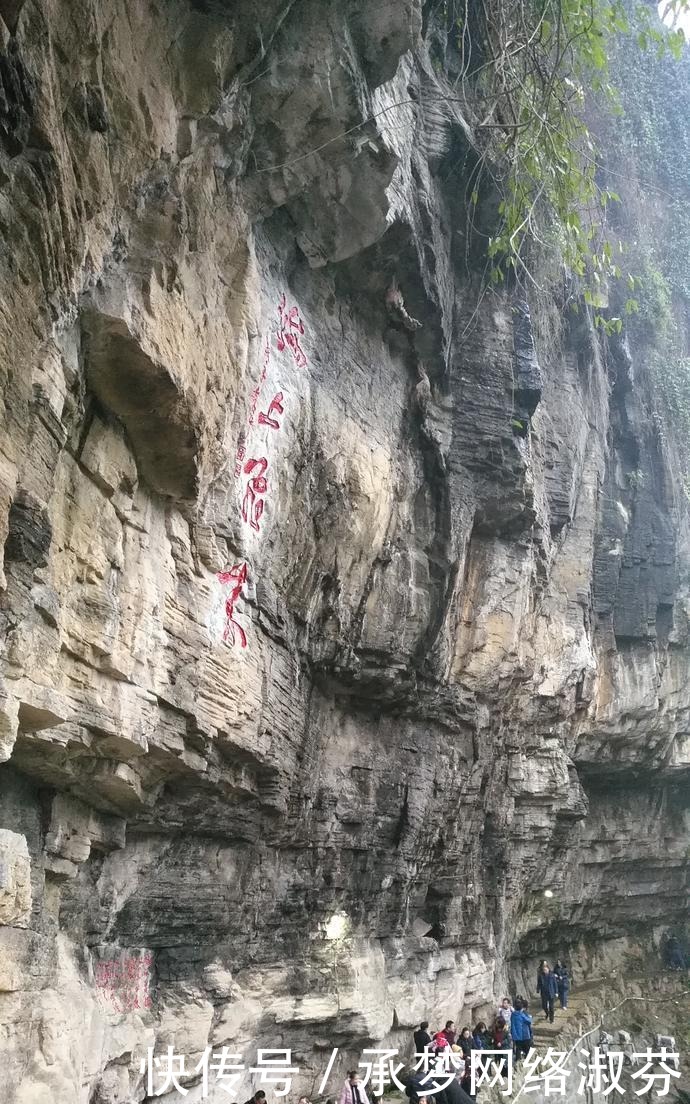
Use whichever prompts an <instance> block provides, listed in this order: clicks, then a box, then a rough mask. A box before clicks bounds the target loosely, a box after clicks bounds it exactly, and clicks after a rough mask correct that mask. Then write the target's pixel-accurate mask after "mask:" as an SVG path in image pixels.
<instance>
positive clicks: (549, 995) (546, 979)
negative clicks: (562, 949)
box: [537, 966, 558, 1023]
mask: <svg viewBox="0 0 690 1104" xmlns="http://www.w3.org/2000/svg"><path fill="white" fill-rule="evenodd" d="M537 993H538V994H539V995H540V997H541V1006H542V1008H543V1009H544V1015H545V1016H546V1019H547V1020H548V1021H549V1023H553V1019H554V1004H555V1001H556V997H557V996H558V983H557V982H556V978H555V977H554V975H553V974H552V973H551V970H550V969H549V967H548V966H544V969H543V971H542V973H541V974H540V976H539V978H538V980H537Z"/></svg>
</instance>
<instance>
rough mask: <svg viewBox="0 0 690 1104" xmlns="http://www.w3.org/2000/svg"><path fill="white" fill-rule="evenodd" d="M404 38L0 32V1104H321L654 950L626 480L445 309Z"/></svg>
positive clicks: (656, 911)
mask: <svg viewBox="0 0 690 1104" xmlns="http://www.w3.org/2000/svg"><path fill="white" fill-rule="evenodd" d="M432 8H433V5H431V4H428V5H423V6H422V5H420V3H419V2H418V0H401V2H398V3H396V4H387V3H381V4H378V3H377V4H372V3H367V2H364V0H347V2H346V3H336V2H335V0H334V2H330V0H329V2H324V0H300V2H297V0H283V2H281V3H276V2H274V0H265V2H263V3H262V4H260V5H256V6H254V5H230V4H227V5H226V4H224V3H221V2H220V0H218V2H212V0H208V2H201V0H196V2H193V3H190V2H188V0H179V2H176V0H159V2H157V3H154V2H149V0H132V2H129V0H128V2H127V3H126V4H122V3H116V2H115V0H99V2H98V3H97V2H95V0H69V2H68V0H50V2H48V3H43V4H38V3H36V2H33V0H27V2H26V3H22V0H0V13H1V14H2V17H3V20H4V22H2V23H1V24H0V31H1V34H2V47H3V49H2V56H1V57H0V222H1V225H2V253H1V256H0V280H1V287H0V335H1V341H2V354H3V355H2V357H1V358H0V371H2V376H3V379H2V384H3V403H4V405H3V409H2V417H3V428H2V433H1V436H0V450H1V451H0V498H1V501H2V510H1V511H0V525H1V526H2V541H3V545H4V573H3V576H2V586H3V590H2V621H3V636H4V643H5V649H4V656H3V663H2V681H1V683H0V705H1V713H0V758H1V759H2V760H3V766H2V767H0V1049H1V1053H2V1059H3V1061H2V1068H3V1086H4V1091H5V1092H6V1093H9V1096H5V1097H4V1099H7V1100H8V1104H33V1102H37V1101H46V1100H48V1099H50V1100H51V1101H52V1102H55V1104H62V1102H65V1104H77V1102H79V1104H82V1102H84V1104H86V1102H91V1101H93V1102H95V1104H125V1102H129V1101H141V1100H143V1099H144V1096H145V1085H144V1081H143V1079H142V1076H141V1074H140V1072H139V1062H140V1059H141V1057H142V1055H143V1054H144V1053H145V1051H146V1048H147V1047H149V1046H155V1048H156V1052H157V1053H158V1052H160V1051H162V1050H164V1049H165V1048H166V1047H167V1046H168V1045H173V1046H175V1048H176V1050H177V1051H178V1052H181V1053H184V1054H185V1055H186V1056H187V1058H188V1064H189V1065H191V1066H192V1067H193V1065H194V1064H195V1063H196V1061H198V1058H199V1055H200V1054H201V1053H202V1052H203V1050H204V1048H205V1047H206V1046H207V1045H213V1046H214V1047H217V1048H220V1047H222V1046H224V1045H227V1046H228V1047H229V1048H230V1050H231V1051H232V1052H233V1053H243V1054H244V1055H245V1057H246V1060H247V1064H248V1065H249V1064H250V1063H253V1061H254V1055H255V1051H256V1047H257V1046H283V1047H290V1048H292V1050H293V1058H294V1062H295V1064H296V1065H298V1066H299V1067H300V1070H301V1073H300V1075H299V1078H297V1079H296V1081H295V1084H296V1085H297V1086H299V1087H303V1088H308V1089H309V1090H310V1091H314V1085H315V1084H316V1085H318V1083H319V1080H320V1075H321V1072H322V1071H323V1068H324V1065H325V1060H326V1059H327V1057H328V1055H329V1054H330V1048H331V1047H332V1046H338V1047H340V1048H341V1053H340V1057H339V1060H338V1063H337V1064H336V1067H335V1069H334V1074H333V1081H332V1084H331V1086H330V1088H331V1090H332V1089H333V1088H334V1087H335V1084H336V1083H337V1078H338V1075H339V1074H340V1072H342V1070H343V1069H344V1068H346V1066H347V1063H348V1061H349V1060H350V1059H351V1058H352V1056H353V1055H354V1054H355V1053H358V1052H359V1051H360V1050H361V1048H362V1046H367V1045H372V1044H373V1045H375V1044H376V1043H378V1042H379V1041H381V1040H387V1041H389V1042H391V1043H392V1044H394V1045H395V1044H397V1043H398V1042H400V1041H401V1040H403V1039H407V1029H408V1027H409V1025H411V1024H412V1023H414V1021H415V1020H417V1019H418V1018H420V1017H421V1016H422V1015H423V1014H424V1013H429V1014H430V1015H444V1016H445V1015H454V1016H455V1017H456V1018H460V1017H461V1016H462V1018H463V1019H465V1018H469V1015H470V1013H471V1012H477V1011H479V1010H480V1009H482V1008H483V1007H484V1006H485V1005H486V1004H487V1003H488V1002H490V1001H492V1000H493V998H494V994H497V995H500V992H499V990H500V989H502V988H503V986H504V985H505V984H506V982H507V981H508V979H509V978H510V977H515V976H519V971H521V970H523V969H524V970H525V971H527V975H529V974H530V972H531V964H532V957H533V956H535V955H536V954H537V953H539V954H541V953H549V952H550V951H552V950H555V951H559V950H560V949H561V948H562V947H565V948H566V949H569V950H570V952H571V953H572V954H574V955H576V954H578V953H581V954H585V953H586V954H589V955H596V954H597V953H598V952H597V949H598V948H601V947H603V946H604V944H605V943H606V941H608V940H611V939H614V938H615V939H619V940H621V939H623V940H624V939H625V938H628V939H631V940H638V941H643V940H645V939H647V938H649V937H650V936H651V934H652V932H653V930H654V929H655V927H657V926H658V925H659V924H660V923H666V922H671V921H672V920H673V919H674V918H681V917H682V916H683V915H684V910H685V909H686V908H687V904H688V890H687V845H688V818H689V811H688V800H687V793H688V790H687V779H688V768H689V767H690V743H689V739H690V737H689V736H688V733H689V732H690V727H689V712H690V685H689V683H688V677H687V672H688V660H689V658H690V654H689V648H688V617H689V615H690V534H689V532H688V522H687V510H686V507H685V504H684V499H683V495H682V492H681V490H680V488H679V485H678V481H677V479H676V478H675V476H674V467H673V458H672V449H671V446H670V445H669V442H668V441H667V440H666V441H662V440H660V438H659V436H658V432H657V429H656V427H655V424H654V422H653V420H652V419H650V418H649V417H648V416H647V414H646V408H645V405H644V390H643V389H641V388H640V386H639V385H638V377H639V374H640V373H643V372H644V365H643V364H638V363H636V361H635V358H634V356H632V355H631V354H630V352H629V350H627V348H626V346H625V345H624V344H623V343H620V342H619V343H617V344H615V343H608V344H606V345H604V344H602V343H601V342H600V341H598V340H596V339H595V338H594V337H593V335H592V332H591V330H590V329H589V327H588V324H587V323H586V321H585V320H581V321H580V322H579V323H577V325H576V326H574V325H573V324H571V323H570V322H569V321H568V320H567V319H563V320H562V325H561V326H560V327H557V333H556V336H555V337H554V335H553V333H552V334H551V339H550V340H549V341H548V342H546V341H545V340H541V339H540V334H542V333H544V332H545V331H546V328H547V327H546V326H545V325H542V323H543V320H542V319H541V318H540V317H539V316H538V315H537V314H535V312H534V311H533V314H532V317H530V313H529V310H528V309H527V307H526V304H524V303H523V302H522V301H520V300H518V299H516V298H514V297H513V296H512V295H511V294H509V293H508V292H501V293H498V294H492V295H490V296H489V295H485V296H480V295H479V290H478V289H479V285H478V280H477V278H476V270H477V263H478V262H477V259H476V257H475V256H474V254H473V250H474V249H475V246H474V245H473V243H472V242H471V240H470V234H469V228H468V226H467V218H466V204H465V202H464V198H463V187H464V185H463V182H462V165H463V163H464V159H465V157H466V153H467V150H468V148H469V143H470V141H471V133H469V129H468V124H467V122H466V121H465V119H464V118H463V116H462V114H461V113H460V110H459V107H458V104H457V102H456V99H455V98H454V97H451V98H450V99H449V98H448V89H449V86H448V85H447V84H446V83H445V80H446V78H445V77H443V75H442V72H443V67H442V66H439V65H438V64H434V62H433V56H434V51H438V28H436V27H435V26H434V24H433V18H432V16H433V13H432V11H431V9H432ZM416 322H418V323H421V325H419V326H417V325H416V324H415V323H416ZM552 329H553V327H552ZM535 335H536V339H535ZM631 473H634V475H635V478H632V477H631ZM545 888H551V889H553V891H554V894H555V895H554V897H553V898H552V899H551V900H549V901H548V902H547V901H546V900H545V899H544V897H543V890H544V889H545ZM334 915H335V916H336V917H337V922H336V925H335V927H336V928H337V929H338V930H337V934H338V935H339V936H340V937H339V938H338V939H328V938H326V934H333V933H334V930H335V929H334V926H333V923H332V918H333V917H334ZM329 923H330V926H329ZM527 975H525V976H527ZM324 1055H325V1056H326V1057H325V1058H324ZM244 1087H246V1088H247V1089H248V1088H249V1079H247V1080H246V1082H245V1085H244ZM197 1091H198V1090H197ZM240 1091H241V1090H239V1089H238V1096H237V1098H238V1099H242V1097H241V1096H240V1095H239V1092H240ZM188 1099H192V1096H190V1097H189V1098H188ZM211 1099H214V1097H211ZM217 1099H227V1096H226V1095H225V1094H220V1095H219V1096H218V1097H217Z"/></svg>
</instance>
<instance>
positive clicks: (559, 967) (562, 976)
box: [553, 958, 570, 1008]
mask: <svg viewBox="0 0 690 1104" xmlns="http://www.w3.org/2000/svg"><path fill="white" fill-rule="evenodd" d="M553 975H554V977H555V979H556V985H557V986H558V999H559V1001H560V1005H561V1008H567V1007H568V993H569V992H570V975H569V974H568V966H567V964H566V963H565V962H563V961H562V959H560V958H557V959H556V965H555V966H554V968H553Z"/></svg>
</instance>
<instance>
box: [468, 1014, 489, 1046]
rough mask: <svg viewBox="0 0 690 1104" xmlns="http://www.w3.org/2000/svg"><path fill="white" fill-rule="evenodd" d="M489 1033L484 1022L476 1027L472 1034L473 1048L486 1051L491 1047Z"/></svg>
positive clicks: (480, 1022) (481, 1021)
mask: <svg viewBox="0 0 690 1104" xmlns="http://www.w3.org/2000/svg"><path fill="white" fill-rule="evenodd" d="M489 1043H490V1039H489V1031H488V1028H487V1026H486V1024H485V1023H484V1021H483V1020H480V1021H479V1023H478V1024H476V1025H475V1028H474V1031H473V1032H472V1046H473V1047H474V1049H475V1050H486V1049H487V1048H488V1046H489Z"/></svg>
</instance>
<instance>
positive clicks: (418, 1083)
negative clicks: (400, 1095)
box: [405, 1051, 429, 1104]
mask: <svg viewBox="0 0 690 1104" xmlns="http://www.w3.org/2000/svg"><path fill="white" fill-rule="evenodd" d="M420 1054H421V1051H420ZM424 1077H425V1073H424V1071H423V1070H416V1071H415V1072H414V1073H413V1074H412V1076H411V1077H410V1078H409V1080H408V1081H407V1084H406V1085H405V1096H406V1097H407V1099H408V1100H409V1101H410V1104H419V1102H420V1101H422V1100H424V1098H425V1097H426V1093H427V1090H428V1087H429V1086H428V1085H425V1084H423V1078H424Z"/></svg>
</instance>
